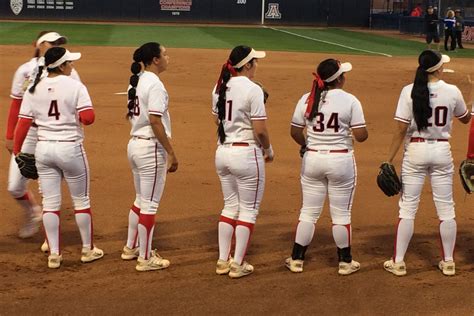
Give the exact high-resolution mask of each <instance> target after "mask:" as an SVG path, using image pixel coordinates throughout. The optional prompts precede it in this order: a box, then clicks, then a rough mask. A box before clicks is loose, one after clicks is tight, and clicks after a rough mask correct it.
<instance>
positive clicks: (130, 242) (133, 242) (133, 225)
mask: <svg viewBox="0 0 474 316" xmlns="http://www.w3.org/2000/svg"><path fill="white" fill-rule="evenodd" d="M139 218H140V208H139V207H137V206H135V204H134V205H132V207H131V208H130V211H129V213H128V235H127V247H128V248H130V249H133V248H135V247H137V242H138V220H139Z"/></svg>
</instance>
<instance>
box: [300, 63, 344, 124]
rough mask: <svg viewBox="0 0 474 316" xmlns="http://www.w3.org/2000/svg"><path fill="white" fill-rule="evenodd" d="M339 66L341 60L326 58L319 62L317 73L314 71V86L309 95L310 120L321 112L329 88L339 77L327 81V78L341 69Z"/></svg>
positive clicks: (307, 112) (307, 114)
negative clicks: (320, 106) (322, 102)
mask: <svg viewBox="0 0 474 316" xmlns="http://www.w3.org/2000/svg"><path fill="white" fill-rule="evenodd" d="M339 66H340V63H339V61H337V60H335V59H332V58H330V59H326V60H324V61H322V62H321V63H320V64H319V66H318V69H317V70H316V73H313V76H314V80H313V87H312V88H311V94H310V95H309V97H308V101H307V103H308V110H307V111H306V117H307V118H308V120H309V121H312V120H313V119H314V117H315V116H316V115H317V114H318V113H319V104H320V103H321V101H324V98H325V96H326V93H327V91H328V90H329V88H330V87H332V86H334V85H335V84H336V83H337V78H336V79H334V80H332V81H331V82H325V80H327V79H328V78H330V77H331V76H333V75H334V74H335V73H336V72H337V71H338V70H339Z"/></svg>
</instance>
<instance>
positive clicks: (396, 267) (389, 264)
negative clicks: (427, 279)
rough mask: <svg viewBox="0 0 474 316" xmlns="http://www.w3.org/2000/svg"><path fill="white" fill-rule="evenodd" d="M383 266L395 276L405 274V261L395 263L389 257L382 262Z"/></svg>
mask: <svg viewBox="0 0 474 316" xmlns="http://www.w3.org/2000/svg"><path fill="white" fill-rule="evenodd" d="M383 268H384V269H385V270H387V271H388V272H390V273H393V274H394V275H396V276H404V275H406V274H407V267H406V265H405V261H402V262H397V263H395V262H394V261H393V259H390V260H388V261H385V262H384V264H383Z"/></svg>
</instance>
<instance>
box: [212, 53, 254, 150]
mask: <svg viewBox="0 0 474 316" xmlns="http://www.w3.org/2000/svg"><path fill="white" fill-rule="evenodd" d="M251 50H252V48H250V47H248V46H244V45H240V46H236V47H235V48H234V49H233V50H232V51H231V52H230V56H229V59H228V60H227V62H226V63H225V64H224V65H222V70H221V74H220V77H219V80H218V81H217V85H216V90H215V93H216V94H218V95H219V98H218V100H217V104H216V107H217V117H218V119H219V125H218V127H217V135H218V136H219V142H220V143H221V144H223V143H224V142H225V138H226V134H225V131H224V119H225V117H226V113H225V103H226V91H227V83H228V82H229V80H230V78H231V77H232V76H236V75H237V73H238V72H241V71H242V69H243V66H242V67H240V68H234V65H237V64H238V63H239V62H241V61H242V60H243V59H244V58H245V57H247V56H248V55H249V54H250V51H251ZM249 62H250V63H253V59H252V60H250V61H249Z"/></svg>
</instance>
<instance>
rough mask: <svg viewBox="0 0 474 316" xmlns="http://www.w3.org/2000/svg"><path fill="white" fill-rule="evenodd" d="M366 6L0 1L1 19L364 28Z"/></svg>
mask: <svg viewBox="0 0 474 316" xmlns="http://www.w3.org/2000/svg"><path fill="white" fill-rule="evenodd" d="M369 14H370V0H269V1H268V0H2V1H1V2H0V19H15V20H18V19H23V20H74V21H91V20H93V21H129V22H171V23H173V22H174V23H236V24H271V25H316V26H368V23H369Z"/></svg>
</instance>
